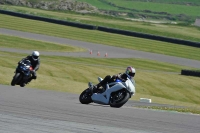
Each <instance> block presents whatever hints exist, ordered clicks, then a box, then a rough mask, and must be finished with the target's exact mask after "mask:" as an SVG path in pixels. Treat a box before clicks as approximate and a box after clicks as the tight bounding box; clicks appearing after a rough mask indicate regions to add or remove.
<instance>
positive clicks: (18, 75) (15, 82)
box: [11, 73, 21, 86]
mask: <svg viewBox="0 0 200 133" xmlns="http://www.w3.org/2000/svg"><path fill="white" fill-rule="evenodd" d="M20 78H21V74H20V73H15V76H14V77H13V79H12V81H11V85H12V86H15V85H16V84H17V83H18V82H19V81H20Z"/></svg>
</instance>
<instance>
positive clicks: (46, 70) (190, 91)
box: [0, 14, 200, 112]
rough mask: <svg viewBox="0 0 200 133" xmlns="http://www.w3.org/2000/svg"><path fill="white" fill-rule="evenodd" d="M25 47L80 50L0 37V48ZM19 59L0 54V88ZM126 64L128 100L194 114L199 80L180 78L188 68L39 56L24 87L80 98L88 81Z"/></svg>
mask: <svg viewBox="0 0 200 133" xmlns="http://www.w3.org/2000/svg"><path fill="white" fill-rule="evenodd" d="M0 27H1V28H8V29H15V30H22V31H27V32H33V33H40V34H47V35H52V36H59V37H64V38H71V39H79V40H83V41H88V42H94V43H103V44H105V45H112V46H118V47H124V48H130V49H136V50H141V51H149V52H155V53H162V54H167V55H174V56H179V57H184V58H191V59H195V60H200V55H199V53H200V50H199V49H198V48H193V47H188V46H182V45H175V44H170V43H163V42H159V41H152V40H146V39H140V38H134V37H127V36H122V35H115V34H108V33H104V32H99V31H94V30H83V29H78V28H73V27H67V26H61V25H56V24H51V23H45V22H40V21H34V20H28V19H22V18H17V17H11V16H7V15H1V14H0ZM47 31H48V32H47ZM97 36H98V37H97ZM14 43H15V44H14ZM28 44H30V47H31V48H32V49H41V50H43V51H52V50H56V51H60V50H61V49H62V50H64V51H71V52H74V51H82V49H79V48H76V47H72V46H70V44H69V45H68V46H64V45H62V44H53V43H46V42H40V41H33V40H29V39H25V38H19V37H13V36H5V35H0V47H9V48H18V49H29V47H27V45H28ZM46 45H51V47H50V48H48V47H47V46H46ZM56 48H58V49H56ZM25 56H27V55H25V54H19V53H10V52H2V51H0V73H1V75H0V84H6V85H10V82H11V79H12V76H13V75H14V70H15V68H16V65H17V62H18V61H19V60H20V59H21V58H23V57H25ZM127 65H132V66H134V67H135V68H136V76H135V80H136V95H135V96H134V97H132V99H133V100H139V98H140V97H146V98H151V99H152V102H154V103H163V104H171V105H175V106H176V105H179V106H186V107H188V108H190V109H191V110H192V111H191V112H197V111H196V110H199V109H200V106H199V105H200V87H199V86H200V82H199V78H198V77H192V76H182V75H180V71H181V69H193V68H188V67H183V66H179V65H173V64H168V63H162V62H156V61H150V60H144V59H134V58H133V59H109V58H102V59H91V58H75V57H59V56H43V55H41V67H40V69H39V71H38V79H37V80H33V82H31V83H30V84H28V85H27V87H32V88H38V89H46V90H55V91H63V92H72V93H77V94H80V93H81V91H83V90H84V89H86V88H87V82H88V81H92V82H93V83H97V77H98V76H101V77H104V76H106V75H107V74H111V75H112V74H116V73H118V72H124V69H125V68H126V67H127Z"/></svg>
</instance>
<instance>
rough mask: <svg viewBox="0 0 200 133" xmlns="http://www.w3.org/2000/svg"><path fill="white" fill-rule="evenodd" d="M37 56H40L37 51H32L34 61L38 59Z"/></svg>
mask: <svg viewBox="0 0 200 133" xmlns="http://www.w3.org/2000/svg"><path fill="white" fill-rule="evenodd" d="M39 56H40V53H39V52H38V51H33V53H32V58H33V60H34V61H36V60H38V57H39Z"/></svg>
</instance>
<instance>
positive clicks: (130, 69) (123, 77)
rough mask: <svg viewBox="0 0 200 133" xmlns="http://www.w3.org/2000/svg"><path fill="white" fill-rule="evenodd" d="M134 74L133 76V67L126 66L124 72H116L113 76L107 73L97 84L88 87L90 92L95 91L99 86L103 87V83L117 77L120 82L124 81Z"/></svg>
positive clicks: (113, 80)
mask: <svg viewBox="0 0 200 133" xmlns="http://www.w3.org/2000/svg"><path fill="white" fill-rule="evenodd" d="M134 76H135V68H133V67H131V66H128V67H127V68H126V70H125V73H118V74H116V75H113V76H110V75H107V76H106V77H105V78H104V79H103V80H102V81H101V82H100V83H98V84H97V85H95V86H93V87H92V88H90V89H91V92H92V93H95V92H96V91H97V90H98V89H99V88H100V87H101V86H103V87H104V88H105V85H106V84H107V83H111V82H115V81H116V80H117V79H119V80H121V81H122V82H125V81H126V80H127V78H128V77H129V78H130V79H132V78H133V77H134Z"/></svg>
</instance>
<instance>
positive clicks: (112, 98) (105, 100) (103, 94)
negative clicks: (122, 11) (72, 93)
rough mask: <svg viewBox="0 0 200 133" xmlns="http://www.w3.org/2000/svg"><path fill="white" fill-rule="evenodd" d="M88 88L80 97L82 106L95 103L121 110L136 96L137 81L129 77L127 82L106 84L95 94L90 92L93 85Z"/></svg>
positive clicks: (119, 81)
mask: <svg viewBox="0 0 200 133" xmlns="http://www.w3.org/2000/svg"><path fill="white" fill-rule="evenodd" d="M98 80H99V82H101V81H102V80H103V79H102V78H101V77H98ZM88 86H89V88H87V89H86V90H84V91H83V92H82V93H81V94H80V96H79V101H80V102H81V103H82V104H89V103H92V102H94V103H98V104H104V105H110V106H111V107H116V108H120V107H122V106H123V105H124V104H125V103H126V102H127V101H128V100H129V98H131V96H132V95H134V94H135V81H134V80H133V79H130V78H128V77H127V80H126V81H125V82H122V81H121V80H119V79H117V80H116V81H115V82H112V83H109V84H106V86H105V87H103V88H102V89H99V90H98V91H97V92H96V93H93V94H92V93H91V91H90V88H91V87H93V84H92V83H90V82H89V83H88Z"/></svg>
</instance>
